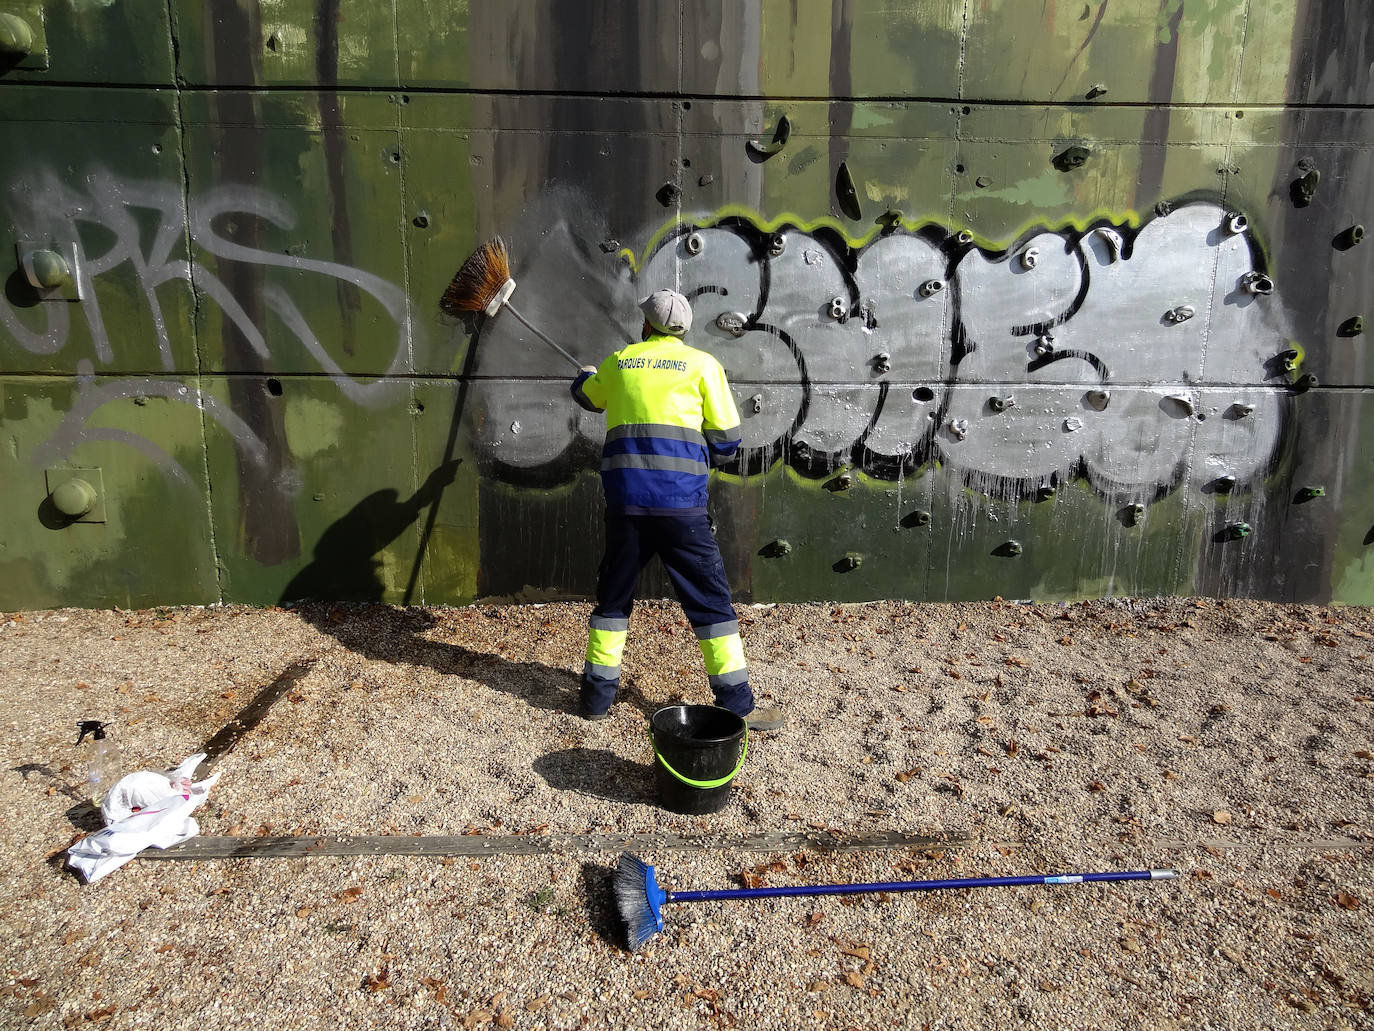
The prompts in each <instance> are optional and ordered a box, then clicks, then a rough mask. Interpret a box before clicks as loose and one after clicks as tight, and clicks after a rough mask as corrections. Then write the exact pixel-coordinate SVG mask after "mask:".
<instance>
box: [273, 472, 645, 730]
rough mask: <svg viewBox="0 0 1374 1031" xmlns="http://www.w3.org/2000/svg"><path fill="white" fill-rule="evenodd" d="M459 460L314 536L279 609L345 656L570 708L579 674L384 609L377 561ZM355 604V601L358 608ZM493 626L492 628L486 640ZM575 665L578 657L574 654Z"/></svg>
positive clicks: (417, 615)
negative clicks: (458, 640) (417, 668)
mask: <svg viewBox="0 0 1374 1031" xmlns="http://www.w3.org/2000/svg"><path fill="white" fill-rule="evenodd" d="M458 465H459V462H458V461H456V460H455V461H452V462H446V463H444V464H443V465H441V466H440V467H439V468H438V469H436V470H435V471H434V472H433V473H431V474H430V476H429V478H428V479H427V480H426V481H425V483H424V484H423V485H422V486H421V487H420V489H419V490H417V491H416V492H415V494H414V495H413V496H412V497H410V498H404V499H403V498H401V497H400V496H399V494H398V492H397V491H395V490H390V489H388V490H380V491H376V492H375V493H373V494H369V495H368V496H367V497H365V498H364V499H363V500H362V501H360V502H358V504H356V505H355V506H353V508H352V509H351V510H350V511H349V512H348V513H347V514H346V515H344V516H343V517H342V518H341V519H339V520H338V521H337V522H335V523H334V524H333V525H331V526H330V527H329V528H328V529H327V530H325V532H324V533H323V534H322V535H321V536H320V540H319V542H318V543H317V544H316V545H315V554H314V558H313V560H312V561H311V563H310V564H309V565H308V566H306V567H305V568H304V569H302V570H301V571H300V573H298V574H297V575H296V576H295V578H293V579H292V581H291V582H290V583H289V584H287V586H286V589H285V590H284V591H282V594H281V604H283V605H289V606H290V607H291V608H293V609H294V610H295V611H296V612H298V613H299V614H300V616H301V618H303V619H304V620H306V622H308V623H310V624H311V625H312V626H314V627H315V628H316V629H318V630H320V631H321V632H323V633H326V634H328V635H330V636H331V637H333V638H335V639H336V640H338V641H339V643H340V644H342V645H344V646H345V647H346V648H348V649H349V650H350V651H354V652H357V653H359V654H360V655H366V656H367V657H368V658H372V659H380V660H382V661H384V662H393V663H398V664H406V663H408V664H416V663H419V664H422V665H425V666H429V667H430V668H431V669H434V670H436V671H438V672H440V673H444V674H447V675H452V676H461V677H466V678H468V679H470V680H476V681H478V682H479V683H481V684H484V685H486V686H487V687H489V688H491V689H492V690H494V691H500V692H502V693H504V694H509V695H514V696H515V697H518V698H521V699H523V700H524V701H526V702H527V703H528V704H530V705H532V706H534V707H535V708H540V709H549V710H553V711H555V712H569V711H576V708H577V692H578V685H579V681H580V669H579V670H578V671H573V670H568V669H560V668H557V667H553V666H547V665H545V664H543V663H540V662H514V661H511V660H509V659H505V658H502V657H501V656H500V655H497V654H495V650H494V648H493V650H492V651H479V650H476V649H474V648H467V647H464V646H462V645H458V644H450V643H447V642H445V641H443V640H436V639H435V638H434V636H431V635H432V633H433V631H434V630H435V628H436V627H439V625H440V623H441V619H440V617H439V616H437V615H436V614H435V613H433V612H431V611H429V610H427V609H423V608H411V607H404V608H397V607H395V606H390V605H383V604H382V599H383V597H384V596H385V590H386V588H385V585H384V584H383V582H382V578H381V576H380V572H379V571H380V568H381V563H380V562H379V561H378V559H377V556H378V555H379V554H380V553H381V552H382V550H383V549H384V548H385V547H386V546H387V545H388V544H390V543H391V542H392V541H394V540H395V539H396V538H397V537H399V536H400V535H401V534H402V533H404V532H405V531H406V530H407V529H408V528H409V527H410V526H412V525H414V523H415V522H416V520H417V519H418V518H419V516H420V514H421V513H422V512H423V511H425V509H426V508H427V507H428V506H429V505H431V504H432V503H433V502H434V501H435V499H436V498H437V497H438V496H439V494H440V493H441V492H442V491H443V489H444V487H446V486H447V485H448V484H450V483H452V482H453V479H454V477H455V475H456V474H457V469H458ZM358 603H361V604H358ZM499 631H500V627H499V625H498V624H493V626H492V635H491V636H492V638H493V640H494V639H495V638H496V637H497V636H498V634H499ZM577 659H578V661H579V662H580V659H581V655H580V653H579V655H578V656H577ZM620 700H621V701H625V702H629V703H630V704H631V705H634V706H635V707H636V708H638V709H640V710H641V711H643V712H646V713H648V712H651V711H652V710H653V708H654V706H652V705H651V703H650V702H649V701H648V700H647V699H646V698H644V697H643V695H642V694H640V693H639V692H638V691H637V690H636V689H635V687H634V685H633V683H630V682H627V683H626V684H625V685H624V687H623V688H622V690H621V693H620Z"/></svg>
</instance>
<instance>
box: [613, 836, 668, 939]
mask: <svg viewBox="0 0 1374 1031" xmlns="http://www.w3.org/2000/svg"><path fill="white" fill-rule="evenodd" d="M667 898H668V893H667V892H665V891H664V890H663V889H662V888H660V887H659V886H658V879H657V878H656V877H654V868H653V867H652V866H650V865H649V864H648V863H646V862H644V860H642V859H640V858H639V857H638V856H636V855H633V854H631V853H629V852H622V853H621V855H620V862H619V863H617V864H616V867H615V904H616V906H617V908H618V909H619V910H620V919H621V920H623V921H624V923H625V941H626V944H628V945H629V947H630V951H631V952H634V951H635V950H636V949H638V948H639V947H640V946H641V945H643V944H644V943H645V942H646V941H648V940H649V939H650V938H652V937H653V936H654V935H656V934H657V933H658V932H659V931H661V930H663V903H664V902H665V901H667Z"/></svg>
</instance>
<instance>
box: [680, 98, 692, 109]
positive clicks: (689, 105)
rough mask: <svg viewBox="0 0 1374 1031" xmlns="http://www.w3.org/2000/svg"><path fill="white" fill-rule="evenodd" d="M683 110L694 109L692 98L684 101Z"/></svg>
mask: <svg viewBox="0 0 1374 1031" xmlns="http://www.w3.org/2000/svg"><path fill="white" fill-rule="evenodd" d="M682 110H684V111H690V110H692V102H691V101H690V100H684V101H683V102H682Z"/></svg>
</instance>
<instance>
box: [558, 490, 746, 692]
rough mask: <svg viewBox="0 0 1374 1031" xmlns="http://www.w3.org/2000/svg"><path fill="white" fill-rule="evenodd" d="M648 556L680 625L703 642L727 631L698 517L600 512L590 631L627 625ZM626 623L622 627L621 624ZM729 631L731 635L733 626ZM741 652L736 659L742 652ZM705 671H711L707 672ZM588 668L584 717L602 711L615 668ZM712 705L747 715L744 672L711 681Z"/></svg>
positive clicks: (716, 573)
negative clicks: (600, 546)
mask: <svg viewBox="0 0 1374 1031" xmlns="http://www.w3.org/2000/svg"><path fill="white" fill-rule="evenodd" d="M655 555H657V556H658V557H659V559H660V560H661V561H662V562H663V567H664V569H666V570H667V571H668V578H669V580H670V581H672V584H673V590H674V591H675V592H676V593H677V599H678V601H679V602H680V603H681V605H682V608H683V611H684V612H685V613H686V615H687V620H688V622H689V623H691V624H692V626H693V628H695V629H696V630H697V631H698V637H700V636H702V634H703V632H704V630H703V628H709V627H727V625H729V624H734V622H735V608H734V605H733V604H731V601H730V582H729V581H728V580H727V579H726V577H725V563H724V562H722V561H721V557H720V548H719V547H718V546H717V544H716V538H715V535H714V534H712V533H711V521H710V519H709V518H708V517H707V515H706V514H705V513H704V512H703V513H699V514H695V515H681V516H676V515H674V516H659V515H625V514H623V513H620V512H613V511H610V510H608V511H607V512H606V551H605V554H604V556H603V557H602V559H601V570H600V573H599V574H598V577H597V584H596V608H594V609H593V610H592V625H593V626H597V625H621V626H624V625H626V624H627V623H628V620H629V618H630V612H631V610H632V609H633V608H634V602H635V588H636V586H638V583H639V574H640V573H641V572H642V571H643V569H644V567H645V566H646V565H648V564H649V560H650V559H652V558H653V557H654V556H655ZM621 621H625V622H621ZM735 632H736V633H738V630H737V628H735ZM741 654H742V653H741ZM707 672H708V673H711V672H713V671H711V670H708V671H707ZM604 674H608V675H603V674H602V673H599V672H598V671H597V670H594V669H592V668H591V667H590V666H589V667H588V668H587V669H586V670H585V671H584V672H583V674H582V691H581V702H582V710H583V712H605V711H606V710H607V709H608V708H610V706H611V703H612V702H613V701H614V700H615V694H616V691H617V690H618V689H619V687H620V676H619V668H618V666H617V667H616V668H615V669H614V670H611V669H606V670H604ZM708 679H709V680H710V682H711V690H712V691H713V692H714V694H715V702H716V704H717V705H719V706H722V707H724V708H726V709H729V710H731V711H732V712H735V713H737V714H739V715H741V716H743V715H746V714H748V713H750V712H752V711H753V708H754V695H753V692H752V691H751V690H750V689H749V681H748V674H747V672H746V671H745V670H743V669H741V670H738V671H737V672H736V673H735V674H734V675H729V674H727V675H725V676H711V677H709V678H708Z"/></svg>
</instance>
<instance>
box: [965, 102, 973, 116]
mask: <svg viewBox="0 0 1374 1031" xmlns="http://www.w3.org/2000/svg"><path fill="white" fill-rule="evenodd" d="M963 110H964V114H966V115H971V114H973V108H971V107H969V106H968V105H967V104H965V105H964V108H963Z"/></svg>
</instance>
